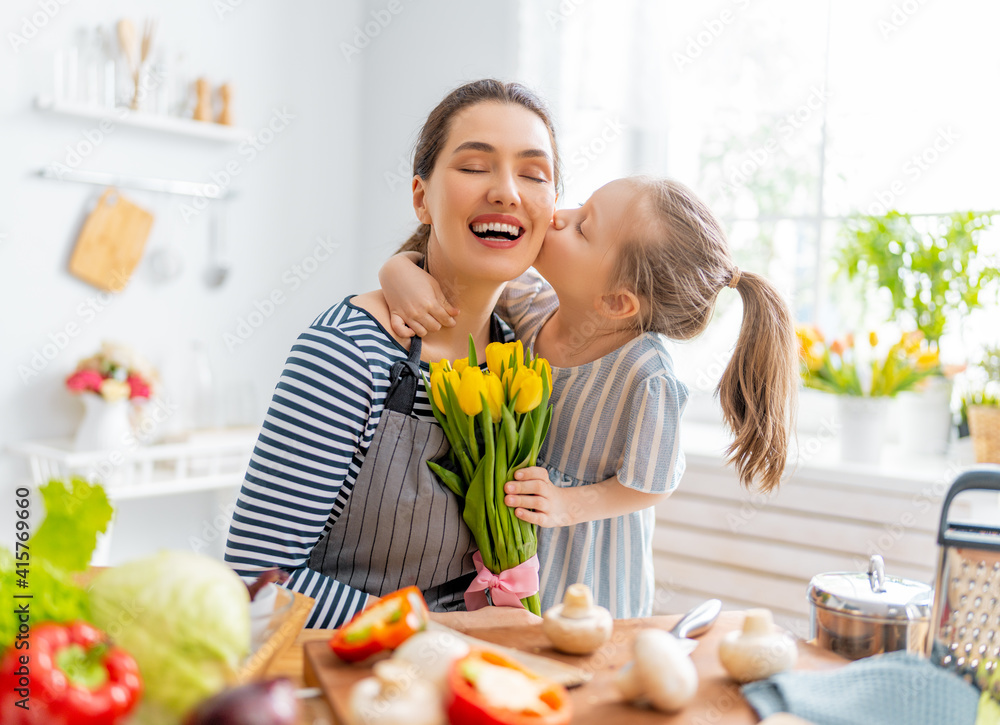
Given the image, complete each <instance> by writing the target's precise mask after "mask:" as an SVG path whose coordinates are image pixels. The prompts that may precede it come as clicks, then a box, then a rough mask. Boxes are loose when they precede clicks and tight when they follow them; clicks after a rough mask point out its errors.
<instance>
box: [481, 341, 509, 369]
mask: <svg viewBox="0 0 1000 725" xmlns="http://www.w3.org/2000/svg"><path fill="white" fill-rule="evenodd" d="M509 360H510V351H509V350H508V349H507V346H506V345H505V344H504V343H502V342H491V343H490V344H489V345H487V346H486V367H488V368H489V369H490V372H491V373H493V374H494V375H502V374H503V369H504V368H508V367H510V365H509V364H508V363H509Z"/></svg>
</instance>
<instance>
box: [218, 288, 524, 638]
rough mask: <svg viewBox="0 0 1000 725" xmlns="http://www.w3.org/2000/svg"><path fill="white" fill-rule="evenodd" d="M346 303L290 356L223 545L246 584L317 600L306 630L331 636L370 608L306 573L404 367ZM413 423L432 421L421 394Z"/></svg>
mask: <svg viewBox="0 0 1000 725" xmlns="http://www.w3.org/2000/svg"><path fill="white" fill-rule="evenodd" d="M349 299H350V298H348V299H345V300H344V302H342V303H341V304H339V305H336V306H335V307H332V308H331V309H329V310H327V311H326V312H324V313H323V314H322V315H320V316H319V317H318V318H317V319H316V320H315V321H314V322H313V324H312V325H311V326H310V327H309V329H307V330H306V331H305V332H303V333H302V334H301V335H299V338H298V340H297V341H296V342H295V344H294V345H293V346H292V350H291V352H290V354H289V356H288V360H287V362H286V363H285V368H284V370H283V371H282V373H281V377H280V378H279V380H278V384H277V387H276V388H275V391H274V396H273V397H272V400H271V405H270V408H269V409H268V411H267V416H266V417H265V419H264V424H263V428H262V430H261V433H260V437H259V438H258V440H257V444H256V446H255V447H254V451H253V454H252V456H251V458H250V465H249V467H248V470H247V473H246V477H245V479H244V482H243V487H242V489H241V490H240V494H239V497H238V499H237V504H236V509H235V513H234V516H233V523H232V526H231V528H230V530H229V539H228V541H227V543H226V555H225V558H226V561H227V562H229V563H230V564H231V565H232V566H233V568H234V569H235V570H236V572H237V573H238V574H240V575H241V576H243V577H244V578H247V579H250V578H253V577H254V576H256V573H257V572H259V571H260V570H261V569H264V568H271V567H281V568H283V569H286V570H288V571H290V572H291V578H290V579H289V581H288V583H287V584H286V586H287V588H289V589H292V590H294V591H298V592H301V593H303V594H306V595H308V596H310V597H313V598H314V599H315V600H316V605H315V607H314V608H313V611H312V613H311V615H310V617H309V620H308V622H307V623H306V626H308V627H337V626H339V625H340V624H342V623H343V622H345V621H347V620H348V619H350V617H352V616H353V615H354V614H355V613H356V612H358V611H360V610H361V609H362V608H363V607H364V605H365V603H366V601H367V599H368V595H367V594H366V593H364V592H362V591H359V590H357V589H352V588H351V587H349V586H347V585H346V584H344V583H342V582H339V581H337V580H335V579H333V578H331V577H328V576H325V575H323V574H321V573H319V572H316V571H313V570H312V569H309V568H308V567H307V563H308V561H309V555H310V553H311V552H312V550H313V547H315V546H316V544H317V543H318V542H319V540H320V538H321V537H322V536H323V534H324V533H325V532H326V531H327V530H328V529H329V528H330V527H331V526H333V524H334V523H335V522H336V521H337V518H338V517H339V516H340V514H341V512H342V511H343V510H344V506H345V504H346V502H347V498H348V496H349V495H350V493H351V490H352V489H353V487H354V482H355V481H356V480H357V476H358V473H359V472H360V470H361V465H362V463H363V462H364V459H365V454H366V452H367V451H368V446H369V444H370V443H371V440H372V436H373V435H374V433H375V429H376V427H378V423H379V420H380V418H381V415H382V409H383V403H384V400H385V395H386V392H387V391H388V388H389V373H390V368H391V367H392V364H393V363H394V362H396V361H398V360H403V359H405V358H406V351H405V350H404V349H403V348H402V346H400V345H399V344H398V343H397V342H396V341H395V339H394V338H393V337H392V336H391V335H390V334H389V333H388V332H386V330H385V329H384V328H383V327H382V326H381V325H380V324H379V323H378V322H377V321H376V320H375V319H374V318H373V317H372V316H371V315H370V314H369V313H368V312H366V311H365V310H362V309H360V308H358V307H355V306H353V305H351V304H350V302H349V301H348V300H349ZM505 334H507V335H509V330H505ZM422 367H423V368H424V370H425V372H427V366H426V365H422ZM413 415H414V416H415V417H417V418H419V419H421V420H427V421H431V422H433V421H434V416H433V414H432V412H431V407H430V403H429V401H428V399H427V393H426V391H425V390H424V386H423V385H420V386H418V390H417V397H416V400H415V402H414V406H413Z"/></svg>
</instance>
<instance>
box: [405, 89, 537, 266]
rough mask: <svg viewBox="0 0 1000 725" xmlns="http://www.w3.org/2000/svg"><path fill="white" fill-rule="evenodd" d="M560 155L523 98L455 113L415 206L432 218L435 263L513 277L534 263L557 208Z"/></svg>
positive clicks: (418, 186) (427, 220) (420, 182)
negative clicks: (555, 154) (555, 157)
mask: <svg viewBox="0 0 1000 725" xmlns="http://www.w3.org/2000/svg"><path fill="white" fill-rule="evenodd" d="M552 157H553V153H552V142H551V141H550V139H549V132H548V129H547V128H546V126H545V123H544V122H543V121H542V119H541V118H539V117H538V116H536V115H535V114H534V113H532V112H531V111H529V110H528V109H526V108H524V107H522V106H519V105H513V104H501V103H493V102H486V103H479V104H477V105H475V106H470V107H468V108H465V109H462V110H461V111H460V112H458V113H457V114H455V116H454V117H453V118H452V119H451V128H450V132H449V134H448V138H447V140H446V142H445V144H444V147H443V148H442V149H441V153H440V154H439V155H438V158H437V162H436V163H435V165H434V170H433V171H432V172H431V175H430V177H429V178H427V179H421V178H420V177H414V179H413V208H414V210H415V211H416V213H417V218H418V219H420V221H421V222H423V223H424V224H430V225H431V236H430V242H429V245H428V255H429V257H430V258H431V264H432V268H431V271H432V272H433V273H435V275H437V274H441V273H444V272H445V270H447V273H448V274H453V275H455V276H456V280H455V281H456V282H460V283H468V282H470V281H472V280H475V279H480V280H483V281H490V282H505V281H507V280H511V279H514V278H515V277H517V276H518V275H520V274H521V273H523V272H524V271H525V270H526V269H527V268H528V267H529V266H531V263H532V262H533V261H534V259H535V256H536V255H537V254H538V250H539V249H540V248H541V245H542V239H544V237H545V232H546V230H547V229H548V227H549V222H550V221H551V219H552V213H553V211H554V209H555V195H556V194H555V182H554V178H555V176H554V170H553V166H552ZM442 262H443V264H441V263H442ZM441 281H444V280H441Z"/></svg>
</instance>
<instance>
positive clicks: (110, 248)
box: [69, 188, 153, 292]
mask: <svg viewBox="0 0 1000 725" xmlns="http://www.w3.org/2000/svg"><path fill="white" fill-rule="evenodd" d="M152 226H153V215H152V214H150V213H149V212H148V211H146V210H145V209H141V208H139V207H138V206H136V205H135V204H133V203H132V202H130V201H128V200H127V199H125V198H124V197H123V196H122V195H121V193H119V191H118V190H117V189H111V188H109V189H107V190H106V191H105V192H104V193H103V194H101V198H100V199H99V200H98V202H97V206H96V207H95V208H94V210H93V211H92V212H91V213H90V215H89V216H88V217H87V220H86V221H85V222H84V223H83V229H81V230H80V236H79V237H77V240H76V247H74V249H73V255H72V257H70V260H69V271H70V273H72V274H73V275H74V276H75V277H78V278H79V279H82V280H83V281H84V282H87V283H88V284H92V285H94V286H95V287H97V288H99V289H102V290H106V291H108V292H121V291H122V290H123V289H125V285H126V284H128V281H129V278H130V277H131V276H132V272H133V271H134V270H135V267H136V265H137V264H139V260H140V259H141V258H142V252H143V250H144V249H145V247H146V240H147V239H148V238H149V230H150V229H151V228H152Z"/></svg>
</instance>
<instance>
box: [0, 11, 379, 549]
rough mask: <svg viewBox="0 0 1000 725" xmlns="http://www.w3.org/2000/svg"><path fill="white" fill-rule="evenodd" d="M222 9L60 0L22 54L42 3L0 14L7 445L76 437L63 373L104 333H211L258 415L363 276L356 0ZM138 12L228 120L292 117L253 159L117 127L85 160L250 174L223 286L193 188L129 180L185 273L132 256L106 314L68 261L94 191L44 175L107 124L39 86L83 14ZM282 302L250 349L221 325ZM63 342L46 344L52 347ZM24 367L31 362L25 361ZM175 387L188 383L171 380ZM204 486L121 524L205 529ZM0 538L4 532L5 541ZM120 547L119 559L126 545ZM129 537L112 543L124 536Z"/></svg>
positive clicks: (155, 530)
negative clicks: (309, 266)
mask: <svg viewBox="0 0 1000 725" xmlns="http://www.w3.org/2000/svg"><path fill="white" fill-rule="evenodd" d="M233 4H236V5H237V6H236V7H235V8H233V9H232V12H229V13H225V14H224V15H222V16H221V17H220V14H219V13H218V12H217V10H216V9H215V8H216V7H218V6H220V3H215V4H213V3H206V2H194V1H193V0H187V1H186V2H182V3H157V2H152V1H142V2H127V3H126V2H117V1H115V2H112V1H107V0H106V1H103V2H90V3H68V4H66V5H59V4H58V3H56V2H52V3H51V5H52V6H54V7H55V8H56V9H57V10H56V12H55V15H54V16H53V17H52V18H51V19H50V20H48V21H47V22H46V24H45V26H44V27H42V28H41V29H40V30H39V32H38V33H37V35H36V36H35V37H34V38H32V39H31V40H30V41H29V42H28V43H27V44H26V45H24V46H22V47H20V48H19V49H18V51H17V52H15V51H14V49H13V48H12V47H11V44H10V42H9V35H8V33H9V32H15V33H20V31H21V27H22V25H23V22H24V21H23V18H25V17H28V18H30V17H31V16H32V15H34V14H36V13H38V12H40V7H41V3H40V2H39V0H34V1H32V2H27V1H18V2H14V3H5V4H4V8H3V11H2V14H0V30H2V34H0V114H2V115H0V124H2V126H0V159H2V161H0V199H2V200H3V201H2V202H0V235H2V237H0V239H2V241H0V299H2V300H3V308H2V315H0V320H2V321H0V331H2V339H3V341H4V342H3V344H2V346H0V369H2V370H3V371H4V373H5V374H4V375H2V376H0V410H2V411H3V413H2V415H0V444H7V443H9V442H13V441H19V440H25V439H35V438H50V437H60V436H62V437H67V436H70V435H71V434H72V432H73V431H74V429H75V427H76V425H77V423H78V421H79V420H80V417H81V415H82V406H81V405H80V402H79V401H78V400H76V399H75V398H74V397H73V396H71V395H69V394H68V393H67V392H66V390H65V389H64V387H63V385H62V380H63V378H64V377H65V376H66V375H67V374H68V373H69V372H70V371H71V370H72V369H73V366H74V365H75V363H76V361H77V360H78V359H79V358H81V357H83V356H85V355H88V354H90V353H92V352H93V351H95V349H96V347H97V345H98V344H99V342H100V340H102V339H104V338H113V339H117V340H121V341H123V342H127V343H129V344H131V345H132V346H134V347H135V349H137V350H138V351H141V352H143V353H145V354H146V355H147V356H148V357H149V358H151V359H152V360H153V362H154V363H157V364H160V365H164V364H167V365H168V366H169V364H171V363H172V362H173V361H174V360H175V359H176V358H177V354H178V353H184V352H186V351H188V350H189V349H190V345H191V342H192V341H193V340H195V339H201V340H203V341H204V342H205V344H206V345H207V346H208V350H209V355H210V357H211V360H212V364H213V366H214V369H215V373H216V380H217V381H225V382H227V383H235V382H239V381H249V382H251V383H252V384H253V386H254V389H255V396H254V401H253V403H252V405H253V409H254V411H255V415H256V417H257V418H258V419H262V418H263V414H264V411H265V409H266V404H267V400H268V399H269V397H270V394H271V390H272V387H273V385H274V382H275V381H276V380H277V377H278V373H279V371H280V370H281V367H282V364H283V362H284V359H285V356H286V355H287V352H288V349H289V347H290V345H291V342H292V340H293V339H294V338H295V336H296V335H297V333H298V332H299V331H300V330H301V329H303V328H304V327H305V326H306V325H307V324H308V323H309V322H310V321H311V320H312V319H313V318H314V317H315V315H316V314H318V313H319V312H320V311H322V310H323V309H324V308H325V307H326V306H327V305H329V304H332V303H333V302H334V301H336V300H339V299H340V298H341V297H343V296H344V295H345V294H346V293H347V290H348V289H353V288H354V285H353V283H352V282H350V280H353V278H354V270H355V265H356V261H355V251H356V249H357V248H358V245H359V241H358V240H359V234H358V225H357V219H358V215H357V208H358V203H359V199H360V189H359V186H358V184H357V183H356V182H357V172H356V164H357V159H358V149H357V139H358V137H359V126H360V123H361V114H360V113H359V112H358V109H359V104H358V99H359V97H360V81H361V72H360V67H359V65H358V64H357V63H354V64H352V63H349V62H347V60H345V58H344V57H343V56H342V55H341V53H340V52H339V51H338V47H337V42H338V41H339V40H345V41H346V40H348V39H349V38H350V35H351V29H352V28H354V27H355V26H356V25H357V24H358V23H359V22H360V19H361V15H362V10H363V7H362V2H361V0H357V1H356V2H338V3H325V2H321V1H320V0H308V1H306V0H302V1H300V2H298V3H297V4H296V5H295V10H294V12H292V11H290V10H289V9H288V6H287V5H286V4H277V3H238V4H237V3H233ZM123 16H129V17H131V18H132V19H133V21H134V22H136V24H137V26H138V27H139V28H140V29H141V27H142V26H141V21H142V19H143V18H144V17H146V16H156V17H158V18H159V23H160V24H159V33H158V35H159V38H160V40H161V42H162V43H164V44H166V45H167V46H168V47H170V48H172V49H175V50H178V49H180V48H181V47H183V48H184V50H185V51H186V54H187V60H188V66H189V68H190V69H191V70H193V71H196V70H200V71H202V72H204V74H205V75H207V76H208V77H209V78H211V79H212V80H214V81H216V82H220V81H222V80H226V79H228V80H231V81H232V83H233V86H234V89H235V90H234V111H235V121H236V123H237V124H239V125H241V126H246V127H248V128H251V129H259V128H261V127H262V126H264V125H265V124H267V123H268V122H269V120H270V119H271V118H272V117H273V115H274V114H275V113H276V112H283V111H287V112H288V113H290V114H291V115H293V116H294V119H292V120H291V121H289V123H288V125H287V128H286V129H285V130H284V131H282V132H281V133H280V134H278V135H277V136H276V138H275V140H274V141H273V142H272V143H271V144H270V145H269V146H267V147H265V148H264V149H263V150H262V151H260V152H259V154H258V155H257V156H256V158H254V159H252V160H251V159H250V158H249V156H248V155H246V154H245V153H244V154H241V153H240V151H239V149H238V146H237V145H226V144H217V143H212V142H206V141H200V140H189V139H181V138H175V137H172V136H169V135H164V134H158V133H154V132H148V131H141V130H136V129H129V128H125V127H116V128H115V129H114V130H113V132H111V133H109V134H107V135H106V136H105V138H104V140H103V141H101V142H100V143H99V144H98V145H97V147H96V149H95V150H94V151H93V153H91V154H90V155H89V156H87V157H86V158H85V159H83V161H82V163H81V164H80V168H82V169H88V170H101V171H118V172H123V173H131V174H135V175H142V176H163V177H166V178H176V179H187V180H193V181H204V182H207V181H210V174H211V173H212V172H216V171H219V170H221V169H224V168H225V166H226V164H227V163H228V162H229V161H233V160H235V161H237V162H238V163H240V164H241V168H243V169H244V171H243V173H242V174H241V175H240V176H239V177H238V178H237V179H236V180H235V181H234V182H233V184H232V188H233V189H234V190H235V191H237V192H238V196H237V197H236V198H235V199H234V200H233V201H232V202H231V204H230V209H229V213H228V218H229V224H228V244H229V251H230V254H231V257H232V260H233V268H232V271H231V273H230V276H229V278H228V280H227V282H226V284H225V285H224V286H222V287H221V288H218V289H209V288H207V287H206V285H205V284H204V282H203V276H202V275H203V271H204V268H205V265H206V263H207V256H206V255H207V253H206V242H207V221H208V214H207V213H203V214H200V215H198V216H196V217H194V218H193V219H191V220H190V222H185V220H184V219H183V218H182V216H181V213H180V204H181V203H183V202H185V201H187V200H184V199H181V198H179V197H168V196H164V195H154V194H150V193H143V192H127V191H126V192H125V193H126V195H127V196H128V197H129V198H130V199H132V200H133V201H134V202H135V203H137V204H139V205H141V206H143V207H145V208H147V209H149V210H150V211H152V212H153V213H154V214H155V216H156V219H155V222H154V227H153V231H152V234H151V237H150V239H149V243H148V246H147V251H149V250H152V249H154V248H156V247H157V246H160V245H161V244H164V243H165V242H167V241H168V240H169V239H173V240H174V242H175V243H176V245H177V246H178V247H179V249H180V251H181V253H182V254H183V257H184V260H185V263H186V269H185V271H184V273H183V275H182V276H181V277H180V278H179V279H177V280H175V281H173V282H171V283H169V284H163V285H161V284H156V283H155V282H154V281H153V280H152V279H151V277H150V274H149V270H148V269H147V268H146V266H145V265H143V264H140V267H139V268H138V269H137V271H136V274H135V276H134V277H133V279H132V281H131V282H130V284H129V285H128V287H127V289H125V291H124V292H122V293H121V294H120V295H117V297H116V298H115V299H114V301H113V302H112V303H111V304H110V305H108V306H107V308H106V309H105V310H104V311H102V312H100V314H96V315H93V316H92V317H91V315H90V314H89V313H87V314H81V313H80V311H79V309H78V308H79V306H80V305H81V304H86V303H87V300H88V299H89V298H91V297H94V296H95V295H96V294H97V291H96V290H95V289H93V288H91V287H90V286H88V285H86V284H84V283H83V282H80V281H79V280H77V279H75V278H74V277H72V276H70V275H69V273H68V272H67V269H66V268H67V261H68V258H69V254H70V251H71V249H72V247H73V243H74V240H75V238H76V234H77V232H78V228H79V226H80V223H81V221H82V218H83V216H84V214H85V207H86V206H87V204H88V203H89V202H90V200H92V199H93V198H95V196H96V194H97V193H99V189H98V188H97V187H92V186H86V185H79V184H69V183H60V182H54V181H48V180H43V179H39V178H37V177H36V176H34V174H35V172H36V170H37V169H39V168H41V167H42V166H44V165H46V164H48V163H51V162H61V163H65V162H66V157H67V151H66V148H65V147H66V146H67V144H70V145H76V144H77V143H78V142H79V141H81V139H83V136H82V133H84V132H87V131H92V129H95V128H97V127H98V124H97V122H88V121H78V120H75V119H70V118H59V117H53V116H48V115H44V114H41V113H38V112H36V111H35V110H33V109H32V103H33V99H34V97H35V96H36V95H37V94H39V93H47V92H49V91H50V89H51V70H50V69H51V66H52V54H53V52H54V51H55V50H56V49H58V48H62V47H65V46H68V45H69V44H70V43H71V40H72V38H73V36H74V34H75V33H76V32H77V30H78V28H80V27H81V26H83V25H87V26H94V25H97V24H102V25H105V26H111V25H112V24H113V23H115V22H116V21H117V20H118V19H119V18H121V17H123ZM317 235H324V236H328V237H329V238H331V239H332V240H334V241H335V242H339V243H340V248H339V249H338V251H337V253H336V256H335V257H334V258H333V260H331V261H328V262H326V263H324V264H322V265H320V267H319V269H318V271H317V272H316V273H315V274H314V275H313V276H312V277H311V278H310V279H308V280H307V281H305V283H303V284H302V285H301V286H300V287H299V288H298V289H297V290H292V289H291V286H292V285H291V283H290V282H289V281H288V280H290V279H291V278H290V277H287V276H286V273H287V272H290V271H291V270H292V268H293V265H297V264H300V263H301V262H302V261H303V260H304V259H305V258H306V257H307V256H309V254H310V252H311V250H312V249H313V248H314V246H315V244H316V242H315V237H316V236H317ZM275 289H278V290H281V291H283V292H284V293H286V298H287V302H286V303H285V304H283V305H281V306H279V307H278V308H277V309H276V310H275V313H274V314H273V316H272V317H271V318H270V319H269V320H268V321H267V322H266V323H265V324H263V325H261V326H260V327H259V328H258V329H256V330H255V331H254V334H253V335H252V336H251V337H249V339H247V340H246V342H245V343H244V344H242V345H239V346H235V347H234V349H232V350H229V349H227V346H226V345H225V344H224V341H223V335H224V334H225V333H227V332H234V331H235V329H236V326H237V324H238V320H239V318H240V317H241V316H244V317H245V316H246V315H247V314H248V313H250V312H252V311H253V309H254V302H255V301H256V300H260V299H264V298H266V297H267V296H268V295H269V294H270V293H271V291H272V290H275ZM69 324H75V325H76V326H77V329H78V330H79V333H78V334H77V335H76V336H74V337H72V338H71V339H69V340H68V344H66V345H65V347H64V348H62V349H60V350H59V352H58V354H57V355H56V356H55V357H54V358H53V359H51V360H45V361H44V363H45V364H44V365H39V366H38V367H41V368H42V369H41V370H40V371H38V374H37V375H32V376H30V377H29V378H28V379H27V380H22V379H21V376H19V375H18V370H19V368H20V369H22V370H23V369H24V367H26V368H29V369H30V367H31V361H32V356H33V353H34V352H36V351H37V352H41V351H42V350H43V347H44V346H45V345H46V344H51V343H52V340H53V338H55V339H58V338H59V336H60V333H61V331H64V330H65V329H66V326H67V325H69ZM52 351H53V348H49V349H48V351H47V352H49V353H51V352H52ZM22 366H24V367H22ZM170 394H174V395H178V394H179V393H178V391H170ZM26 475H27V468H26V466H25V465H24V463H23V462H22V461H21V460H20V459H15V458H13V457H11V456H7V455H5V456H3V457H2V458H0V496H2V497H3V498H0V512H2V514H0V518H3V520H2V521H0V530H2V531H5V532H6V531H12V530H13V529H12V528H11V527H10V524H9V521H8V519H7V514H8V511H9V510H10V509H11V508H12V506H10V505H8V504H7V501H10V500H11V497H12V495H13V494H12V493H10V491H11V490H12V488H13V485H14V484H15V482H21V481H23V480H24V479H25V477H26ZM212 504H213V501H212V499H211V497H207V496H202V497H177V498H162V499H157V500H156V503H155V505H153V504H152V503H150V504H142V505H139V504H128V503H126V504H123V505H122V507H121V509H120V510H119V515H120V522H121V524H122V526H121V530H122V532H123V533H124V532H126V531H127V530H129V529H130V528H131V529H132V530H133V532H134V534H135V536H136V537H137V539H148V540H156V541H169V542H171V543H172V544H173V545H183V542H185V541H186V540H187V537H186V536H185V535H184V534H185V527H188V528H192V529H194V530H197V529H198V526H199V524H200V523H201V522H202V521H203V520H204V519H205V518H206V517H209V518H210V517H211V515H212V511H211V509H212ZM6 538H7V537H6V536H5V537H4V541H5V542H6ZM125 541H126V543H122V546H124V547H125V549H124V550H118V551H116V552H115V558H116V559H117V558H120V557H121V555H123V552H124V551H132V550H134V549H133V545H134V546H138V547H141V546H142V545H143V543H142V541H139V540H137V541H134V542H132V543H128V541H129V540H128V537H126V540H125ZM119 543H121V542H119V541H117V540H116V548H117V545H118V544H119Z"/></svg>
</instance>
